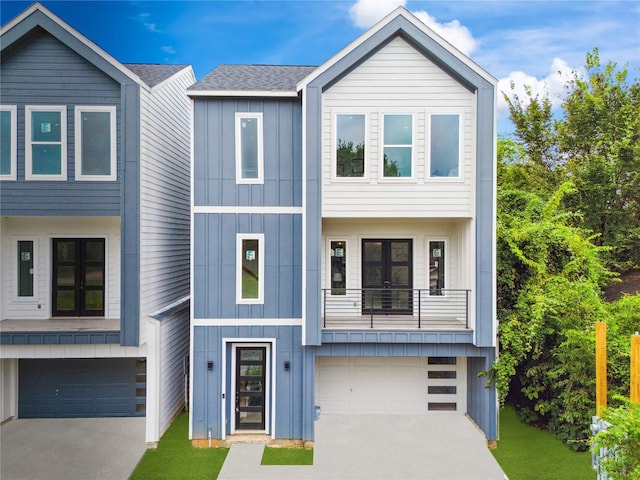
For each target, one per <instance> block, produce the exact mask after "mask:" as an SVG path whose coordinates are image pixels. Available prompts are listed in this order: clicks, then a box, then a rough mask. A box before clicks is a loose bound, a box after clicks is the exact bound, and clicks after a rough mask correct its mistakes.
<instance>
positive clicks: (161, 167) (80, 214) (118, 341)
mask: <svg viewBox="0 0 640 480" xmlns="http://www.w3.org/2000/svg"><path fill="white" fill-rule="evenodd" d="M0 44H1V45H2V47H1V48H2V52H1V60H2V66H1V69H0V85H1V88H0V115H1V117H0V119H1V131H0V134H1V137H0V145H1V149H0V153H1V157H0V202H1V204H0V210H1V211H0V272H2V273H1V275H0V339H1V346H0V348H1V350H0V367H1V368H0V388H1V389H2V391H1V394H0V397H1V399H0V405H1V406H0V413H1V416H0V421H4V420H6V419H9V418H12V417H13V418H33V417H101V416H146V425H147V441H148V442H155V441H157V440H158V439H159V437H160V435H161V434H162V432H163V431H164V429H165V428H166V426H167V425H168V423H169V422H170V421H171V420H172V418H173V417H174V416H175V414H176V413H177V412H178V411H180V410H181V409H182V408H183V406H184V404H185V395H186V393H185V392H186V385H185V378H186V375H185V372H186V371H187V366H186V365H187V360H188V358H187V357H188V353H189V352H188V348H189V340H188V335H189V300H188V295H189V221H190V218H189V215H190V207H189V205H190V200H189V190H190V185H189V181H190V178H189V161H190V136H191V132H190V125H191V123H190V119H191V104H190V101H189V99H188V97H187V96H186V94H185V90H186V88H187V87H188V86H189V85H191V84H193V82H194V81H195V77H194V74H193V71H192V68H191V67H190V66H187V65H147V64H136V65H124V64H122V63H120V62H118V61H117V60H116V59H114V58H113V57H111V56H110V55H109V54H108V53H106V52H105V51H104V50H102V49H101V48H100V47H98V46H97V45H95V44H94V43H92V42H91V41H90V40H89V39H87V38H85V37H84V36H83V35H82V34H80V33H79V32H77V31H76V30H74V29H73V28H72V27H71V26H69V25H68V24H67V23H65V22H64V21H63V20H61V19H60V18H58V17H57V16H56V15H54V14H53V13H52V12H50V11H49V10H48V9H46V8H45V7H43V6H42V5H40V4H34V5H33V6H31V7H30V8H28V9H27V10H26V11H24V12H23V13H22V14H20V15H19V16H18V17H16V18H15V19H14V20H12V21H10V22H9V23H8V24H6V25H5V26H3V27H2V30H1V31H0Z"/></svg>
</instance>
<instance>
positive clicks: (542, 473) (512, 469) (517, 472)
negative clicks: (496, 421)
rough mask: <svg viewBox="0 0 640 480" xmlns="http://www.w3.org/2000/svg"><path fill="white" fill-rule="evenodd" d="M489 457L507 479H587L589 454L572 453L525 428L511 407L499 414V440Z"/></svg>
mask: <svg viewBox="0 0 640 480" xmlns="http://www.w3.org/2000/svg"><path fill="white" fill-rule="evenodd" d="M493 455H494V457H495V458H496V460H497V461H498V463H499V464H500V466H501V467H502V469H503V470H504V473H506V474H507V476H508V477H509V480H556V479H557V480H591V479H594V480H595V478H596V473H595V470H593V469H592V468H591V454H590V453H589V452H572V451H571V450H569V449H568V448H567V447H566V445H564V443H562V442H561V441H560V440H558V439H557V438H556V437H554V436H553V434H551V433H549V432H545V431H543V430H540V429H537V428H534V427H531V426H528V425H526V424H524V423H523V422H521V421H520V419H518V417H517V415H516V413H515V411H514V409H513V408H510V407H507V408H504V409H503V410H502V411H501V412H500V441H499V442H498V448H497V449H496V450H493Z"/></svg>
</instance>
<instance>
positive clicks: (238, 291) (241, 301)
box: [236, 233, 266, 305]
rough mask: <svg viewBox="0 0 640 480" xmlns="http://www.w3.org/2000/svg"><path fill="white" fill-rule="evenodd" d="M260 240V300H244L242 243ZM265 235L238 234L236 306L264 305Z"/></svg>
mask: <svg viewBox="0 0 640 480" xmlns="http://www.w3.org/2000/svg"><path fill="white" fill-rule="evenodd" d="M243 240H258V272H259V275H260V277H259V278H258V298H242V241H243ZM265 278H266V277H265V271H264V233H238V234H236V304H238V305H260V304H264V282H265Z"/></svg>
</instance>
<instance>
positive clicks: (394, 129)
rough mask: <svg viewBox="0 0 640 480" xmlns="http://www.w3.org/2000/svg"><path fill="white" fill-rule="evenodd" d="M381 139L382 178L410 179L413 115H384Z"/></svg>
mask: <svg viewBox="0 0 640 480" xmlns="http://www.w3.org/2000/svg"><path fill="white" fill-rule="evenodd" d="M383 137H384V140H383V141H384V148H383V157H384V158H383V169H384V176H385V177H411V176H412V175H413V173H412V163H413V115H385V116H384V132H383Z"/></svg>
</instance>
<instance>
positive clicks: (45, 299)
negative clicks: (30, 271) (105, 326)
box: [0, 217, 120, 320]
mask: <svg viewBox="0 0 640 480" xmlns="http://www.w3.org/2000/svg"><path fill="white" fill-rule="evenodd" d="M64 237H67V238H92V237H96V238H104V239H105V262H106V265H105V276H106V278H105V318H112V319H118V318H120V219H119V218H117V217H7V218H5V219H4V222H3V227H2V237H1V239H0V240H1V241H0V253H1V255H2V265H3V266H6V268H3V269H2V273H1V277H0V296H1V300H2V303H3V306H4V308H3V314H4V316H3V319H7V318H9V319H16V320H18V319H33V320H37V319H47V318H51V295H52V293H51V266H52V251H51V250H52V239H53V238H64ZM18 240H33V241H34V270H35V272H34V274H35V277H34V296H33V297H28V298H27V297H22V298H18V297H17V278H18V272H17V246H16V245H17V243H16V242H17V241H18Z"/></svg>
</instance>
